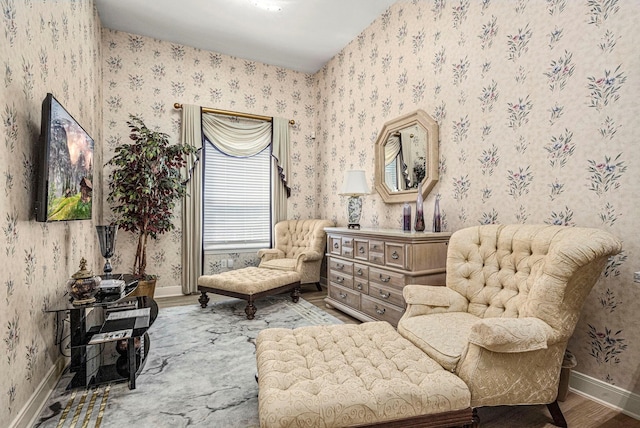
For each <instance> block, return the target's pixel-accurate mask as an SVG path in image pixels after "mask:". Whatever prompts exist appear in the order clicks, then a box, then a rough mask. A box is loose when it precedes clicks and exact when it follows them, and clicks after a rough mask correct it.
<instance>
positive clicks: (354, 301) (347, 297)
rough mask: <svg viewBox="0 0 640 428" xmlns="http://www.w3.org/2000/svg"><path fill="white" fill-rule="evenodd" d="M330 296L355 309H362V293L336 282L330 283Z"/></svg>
mask: <svg viewBox="0 0 640 428" xmlns="http://www.w3.org/2000/svg"><path fill="white" fill-rule="evenodd" d="M329 297H330V298H332V299H333V300H335V301H337V302H340V303H342V304H345V305H347V306H349V307H351V308H354V309H360V293H358V292H355V291H353V290H349V289H348V288H344V287H341V286H339V285H336V284H329Z"/></svg>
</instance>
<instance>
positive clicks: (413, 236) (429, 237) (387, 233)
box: [324, 227, 451, 241]
mask: <svg viewBox="0 0 640 428" xmlns="http://www.w3.org/2000/svg"><path fill="white" fill-rule="evenodd" d="M324 230H325V232H327V233H334V234H335V233H339V234H341V235H350V236H362V237H373V238H378V239H386V238H393V239H401V240H410V241H448V240H449V237H450V236H451V232H415V231H411V232H403V231H402V230H396V229H373V228H362V229H349V228H348V227H325V228H324Z"/></svg>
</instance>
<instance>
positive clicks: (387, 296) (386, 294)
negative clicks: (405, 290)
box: [379, 290, 391, 299]
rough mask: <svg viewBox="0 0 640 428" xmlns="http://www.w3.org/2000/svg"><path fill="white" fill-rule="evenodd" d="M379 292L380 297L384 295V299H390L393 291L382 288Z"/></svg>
mask: <svg viewBox="0 0 640 428" xmlns="http://www.w3.org/2000/svg"><path fill="white" fill-rule="evenodd" d="M379 293H380V297H382V298H383V299H388V298H389V296H391V293H385V292H383V291H382V290H380V291H379Z"/></svg>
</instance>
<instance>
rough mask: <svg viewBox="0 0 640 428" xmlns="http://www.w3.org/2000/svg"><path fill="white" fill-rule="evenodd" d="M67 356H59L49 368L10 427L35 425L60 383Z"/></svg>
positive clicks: (21, 427)
mask: <svg viewBox="0 0 640 428" xmlns="http://www.w3.org/2000/svg"><path fill="white" fill-rule="evenodd" d="M67 360H68V359H67V358H66V357H62V356H61V357H59V358H58V359H57V360H56V361H55V363H53V366H52V367H51V368H50V369H49V372H48V373H47V375H46V376H45V377H44V379H42V382H40V384H39V385H38V387H37V388H36V390H35V391H34V392H33V394H32V395H31V397H30V398H29V400H28V401H27V402H26V404H25V405H24V406H23V407H22V409H20V411H19V412H18V414H17V415H16V417H15V419H14V420H13V421H12V422H11V424H10V425H9V427H10V428H29V427H33V426H35V423H36V422H37V418H38V416H40V411H41V410H42V408H43V407H44V406H45V404H47V400H48V399H49V396H50V395H51V393H52V392H53V390H54V389H55V387H56V385H57V384H58V380H59V379H60V377H61V376H62V373H63V371H64V368H65V367H66V365H67V363H68V361H67Z"/></svg>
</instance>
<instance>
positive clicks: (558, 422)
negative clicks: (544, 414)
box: [547, 400, 567, 428]
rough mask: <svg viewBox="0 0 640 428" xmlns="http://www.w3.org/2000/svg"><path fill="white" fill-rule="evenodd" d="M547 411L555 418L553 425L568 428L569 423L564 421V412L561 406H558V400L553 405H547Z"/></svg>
mask: <svg viewBox="0 0 640 428" xmlns="http://www.w3.org/2000/svg"><path fill="white" fill-rule="evenodd" d="M547 409H549V413H551V417H552V418H553V424H554V425H555V426H557V427H561V428H567V421H566V420H565V419H564V415H563V414H562V410H560V405H559V404H558V400H556V401H554V402H553V403H549V404H547Z"/></svg>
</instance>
